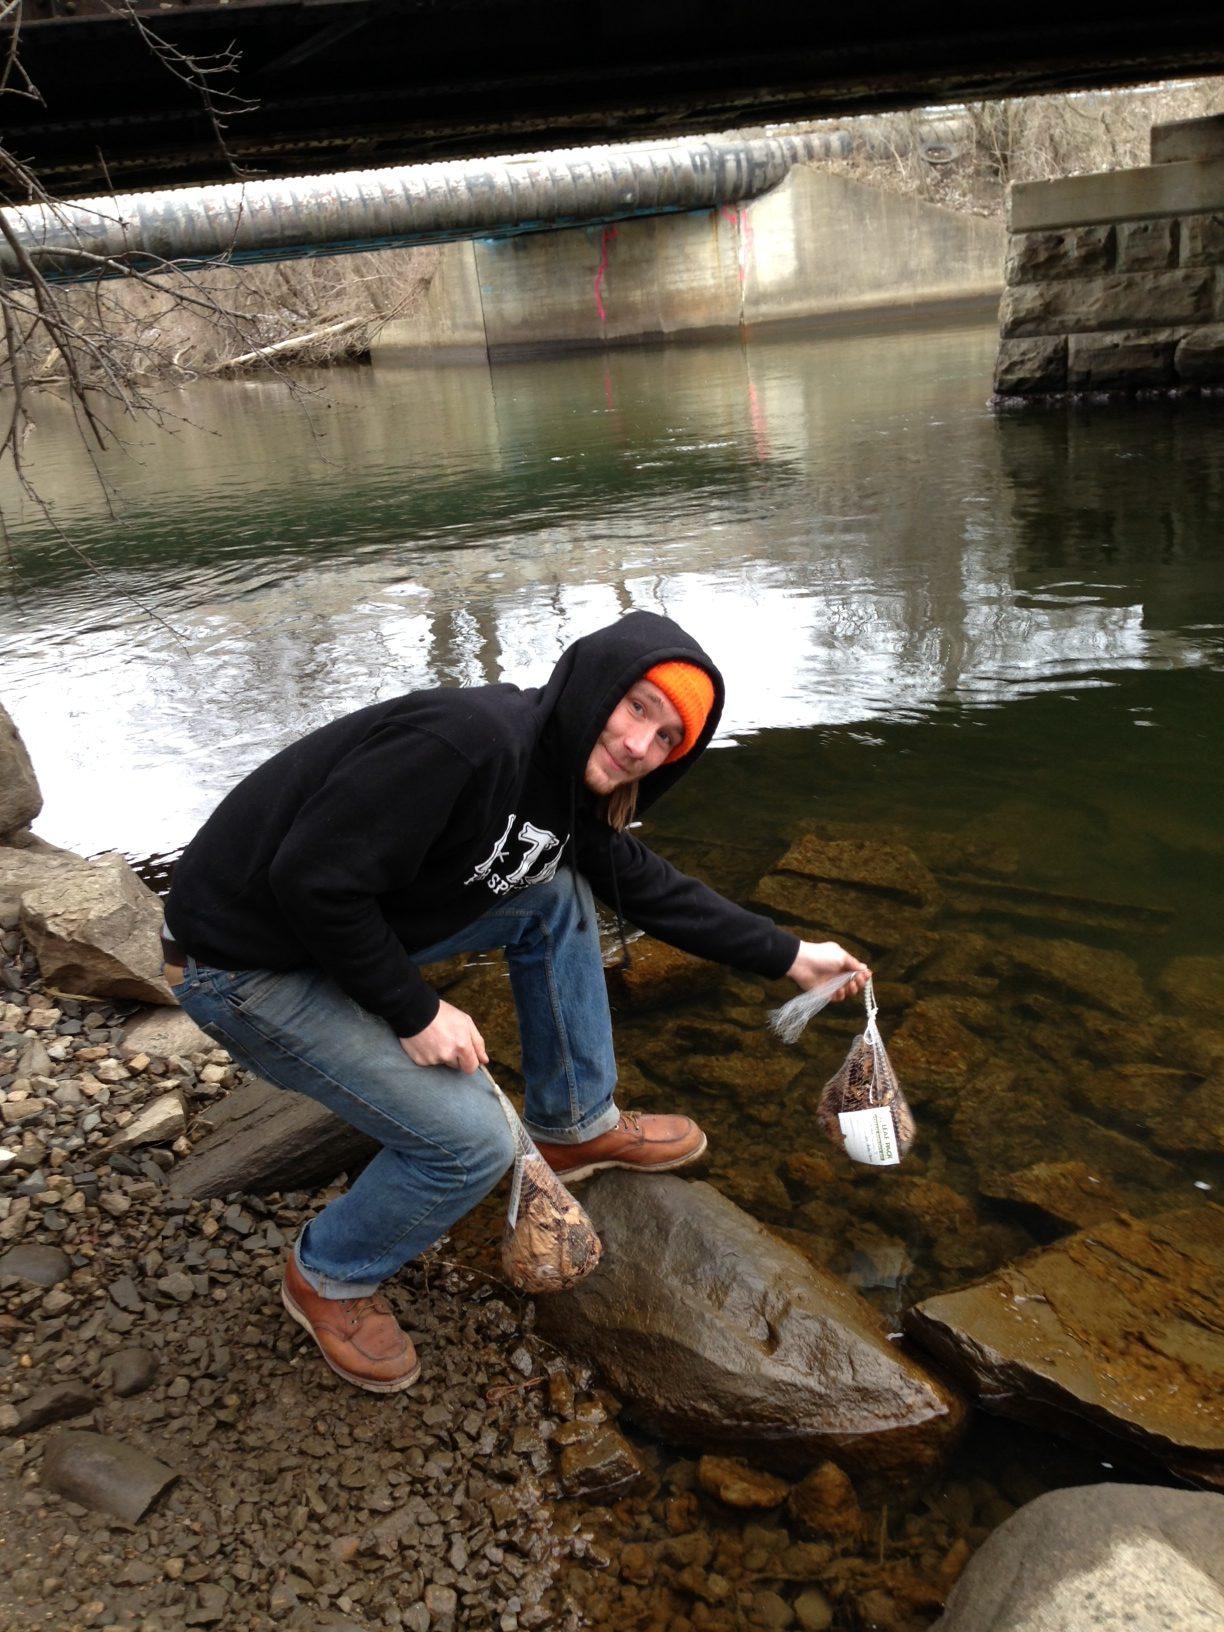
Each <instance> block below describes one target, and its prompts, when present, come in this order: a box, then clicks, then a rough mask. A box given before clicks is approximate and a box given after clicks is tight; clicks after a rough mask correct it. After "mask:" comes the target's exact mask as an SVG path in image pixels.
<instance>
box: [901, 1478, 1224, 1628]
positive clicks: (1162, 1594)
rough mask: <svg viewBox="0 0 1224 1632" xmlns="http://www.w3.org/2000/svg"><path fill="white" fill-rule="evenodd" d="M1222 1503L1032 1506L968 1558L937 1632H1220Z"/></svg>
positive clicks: (1156, 1497)
mask: <svg viewBox="0 0 1224 1632" xmlns="http://www.w3.org/2000/svg"><path fill="white" fill-rule="evenodd" d="M1222 1626H1224V1496H1218V1495H1214V1494H1207V1493H1204V1492H1202V1491H1190V1490H1163V1489H1161V1488H1160V1487H1159V1486H1153V1485H1082V1486H1080V1487H1079V1488H1078V1489H1073V1490H1054V1491H1050V1492H1049V1494H1048V1495H1045V1496H1039V1497H1038V1498H1037V1499H1036V1501H1033V1502H1028V1503H1026V1504H1025V1506H1024V1507H1022V1508H1020V1509H1019V1511H1018V1512H1016V1513H1013V1514H1012V1516H1011V1518H1009V1519H1008V1520H1007V1521H1006V1522H1005V1523H1003V1524H1001V1525H1000V1526H999V1528H998V1529H997V1530H996V1531H994V1533H993V1534H992V1535H990V1536H988V1537H987V1538H986V1540H985V1542H984V1543H983V1544H982V1546H981V1547H980V1548H979V1549H978V1551H977V1552H976V1553H975V1554H974V1556H973V1558H972V1559H970V1561H969V1564H968V1567H967V1568H966V1570H965V1573H964V1574H963V1575H962V1576H961V1578H960V1580H959V1581H958V1582H957V1584H956V1587H955V1588H954V1590H953V1592H952V1595H951V1597H950V1598H949V1599H948V1607H947V1611H946V1612H945V1613H944V1614H943V1615H941V1616H940V1618H939V1620H938V1621H936V1622H935V1625H934V1627H933V1628H932V1629H931V1632H1122V1628H1125V1629H1126V1632H1219V1628H1220V1627H1222Z"/></svg>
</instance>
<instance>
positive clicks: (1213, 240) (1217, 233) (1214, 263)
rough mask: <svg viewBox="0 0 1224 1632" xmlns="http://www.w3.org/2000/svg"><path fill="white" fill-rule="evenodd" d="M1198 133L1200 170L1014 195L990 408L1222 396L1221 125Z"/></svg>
mask: <svg viewBox="0 0 1224 1632" xmlns="http://www.w3.org/2000/svg"><path fill="white" fill-rule="evenodd" d="M1196 123H1197V124H1199V125H1201V126H1203V127H1207V128H1205V129H1203V130H1200V131H1198V132H1197V133H1195V134H1196V136H1197V146H1198V148H1199V149H1200V150H1201V151H1202V153H1203V155H1204V156H1203V157H1202V158H1196V159H1193V160H1179V161H1178V162H1170V163H1167V164H1159V165H1153V166H1150V167H1146V168H1144V169H1142V170H1134V171H1127V172H1114V173H1112V174H1111V175H1109V176H1108V177H1105V176H1102V177H1099V178H1097V177H1084V176H1077V177H1071V178H1068V179H1067V180H1066V181H1061V182H1042V183H1038V184H1034V185H1032V186H1030V187H1027V188H1015V189H1013V195H1012V205H1011V217H1012V220H1011V224H1012V228H1013V230H1012V231H1011V233H1010V235H1009V241H1008V256H1007V267H1006V285H1007V286H1006V289H1005V292H1004V295H1003V302H1002V306H1001V309H1000V341H999V354H998V362H997V365H996V369H995V391H996V393H997V396H998V398H1001V399H1007V398H1034V397H1036V398H1047V399H1048V398H1056V397H1064V396H1076V395H1081V394H1083V395H1094V394H1097V393H1108V394H1110V395H1113V394H1117V393H1127V392H1145V393H1146V392H1152V391H1157V392H1174V391H1208V392H1214V391H1215V390H1221V391H1224V185H1221V179H1222V178H1221V175H1220V172H1221V163H1220V154H1221V151H1224V123H1222V122H1221V121H1220V120H1202V121H1197V122H1196ZM1185 129H1186V127H1184V126H1182V127H1179V131H1181V132H1184V131H1185ZM1159 134H1160V133H1159V131H1154V132H1153V150H1154V151H1161V149H1162V144H1161V143H1160V142H1159V141H1158V137H1159ZM1181 145H1182V146H1184V141H1183V142H1182V144H1181ZM1171 150H1172V151H1178V152H1180V151H1181V146H1179V147H1178V148H1176V149H1171ZM1094 181H1099V182H1100V183H1101V184H1102V185H1101V186H1100V187H1099V188H1094V187H1093V186H1092V183H1093V182H1094ZM1217 205H1218V207H1216V206H1217ZM1106 210H1108V211H1110V212H1113V214H1114V218H1113V219H1101V220H1093V219H1080V220H1076V219H1066V218H1067V217H1069V216H1070V217H1074V216H1086V217H1091V216H1092V215H1093V214H1096V213H1104V212H1105V211H1106ZM1123 212H1124V213H1123ZM1021 224H1022V225H1023V227H1024V229H1025V230H1015V229H1016V228H1017V226H1018V225H1021Z"/></svg>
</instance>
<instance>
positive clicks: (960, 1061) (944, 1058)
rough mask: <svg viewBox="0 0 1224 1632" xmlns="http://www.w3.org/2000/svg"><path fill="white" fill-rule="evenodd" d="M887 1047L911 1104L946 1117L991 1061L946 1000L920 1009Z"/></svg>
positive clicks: (921, 1005)
mask: <svg viewBox="0 0 1224 1632" xmlns="http://www.w3.org/2000/svg"><path fill="white" fill-rule="evenodd" d="M887 1041H888V1057H889V1059H890V1060H891V1061H892V1064H893V1069H894V1070H895V1071H896V1073H897V1077H898V1079H899V1080H900V1082H901V1083H902V1085H903V1086H904V1089H905V1092H906V1094H907V1095H908V1097H909V1099H910V1101H911V1102H912V1103H913V1104H914V1105H916V1106H919V1107H923V1108H925V1107H927V1106H930V1107H931V1108H932V1109H933V1110H935V1111H936V1112H937V1113H938V1114H939V1115H941V1116H945V1117H946V1116H950V1115H951V1114H952V1112H953V1110H954V1109H955V1108H956V1105H957V1102H958V1101H959V1099H960V1096H961V1094H962V1092H963V1091H964V1090H965V1089H966V1088H967V1087H968V1086H969V1085H970V1084H971V1082H972V1081H973V1079H974V1078H975V1076H976V1075H977V1074H978V1073H979V1072H981V1071H982V1069H983V1068H984V1067H985V1065H986V1064H987V1062H988V1061H989V1059H990V1050H989V1049H988V1048H987V1047H986V1044H985V1043H984V1042H983V1041H982V1040H981V1038H980V1037H975V1036H974V1034H973V1032H971V1031H970V1030H968V1028H967V1027H965V1026H963V1025H962V1024H961V1022H960V1021H959V1020H958V1019H957V1018H956V1015H955V1014H954V1013H953V1012H952V1004H951V1003H950V1002H949V1000H948V999H946V998H929V999H927V1000H925V1001H924V1002H921V1003H916V1004H915V1005H914V1007H913V1008H912V1009H910V1011H909V1012H908V1014H907V1015H906V1016H905V1020H904V1022H903V1023H902V1025H900V1026H899V1027H898V1028H897V1030H896V1031H895V1032H893V1034H892V1035H891V1036H890V1037H889V1038H888V1040H887Z"/></svg>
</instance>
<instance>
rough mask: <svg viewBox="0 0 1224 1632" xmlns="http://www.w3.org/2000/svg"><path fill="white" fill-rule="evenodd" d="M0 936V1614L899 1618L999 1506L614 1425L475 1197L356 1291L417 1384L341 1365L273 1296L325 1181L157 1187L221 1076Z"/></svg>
mask: <svg viewBox="0 0 1224 1632" xmlns="http://www.w3.org/2000/svg"><path fill="white" fill-rule="evenodd" d="M0 950H2V951H3V954H4V956H3V957H0V981H2V982H3V989H2V990H0V1118H2V1126H0V1150H3V1152H4V1154H3V1155H2V1156H0V1164H2V1165H0V1298H2V1299H3V1312H2V1313H0V1511H3V1514H4V1522H3V1542H2V1544H0V1562H2V1567H0V1628H4V1629H7V1628H14V1629H17V1628H21V1629H26V1628H29V1629H44V1632H51V1629H54V1632H75V1629H77V1628H90V1629H97V1632H107V1629H117V1628H124V1629H131V1628H138V1629H139V1632H187V1629H191V1628H199V1627H203V1628H218V1629H219V1632H264V1629H268V1628H272V1627H274V1626H275V1627H286V1626H287V1627H290V1628H298V1629H301V1632H339V1629H342V1628H350V1629H361V1628H363V1629H366V1632H373V1629H388V1632H390V1629H394V1628H401V1627H402V1628H410V1629H413V1632H428V1629H430V1628H437V1629H441V1632H448V1629H451V1628H462V1629H467V1628H471V1629H473V1632H481V1629H484V1628H496V1629H498V1632H516V1629H517V1628H520V1627H522V1628H531V1627H543V1626H549V1627H550V1628H551V1627H555V1628H558V1629H560V1632H569V1629H576V1628H579V1627H613V1626H615V1627H617V1628H618V1629H619V1628H622V1627H624V1628H641V1629H643V1632H736V1629H738V1628H754V1629H756V1628H759V1629H761V1632H773V1629H778V1632H782V1629H785V1628H788V1627H797V1628H801V1629H805V1632H821V1629H822V1628H825V1627H830V1626H833V1627H845V1628H860V1627H861V1628H867V1627H873V1628H878V1629H880V1632H921V1629H922V1628H924V1627H926V1626H928V1625H929V1624H930V1622H931V1621H932V1620H933V1619H934V1617H935V1615H936V1614H937V1613H938V1608H939V1605H940V1604H941V1602H942V1600H943V1598H944V1596H945V1594H946V1591H947V1590H948V1588H949V1587H950V1585H951V1583H952V1581H953V1580H954V1579H955V1577H956V1575H957V1573H958V1572H959V1570H960V1568H961V1567H962V1566H963V1564H964V1562H965V1560H966V1559H967V1558H968V1556H969V1554H970V1552H971V1550H972V1546H973V1545H974V1544H976V1543H977V1542H978V1541H980V1540H981V1539H982V1538H983V1537H984V1536H985V1534H986V1533H987V1530H988V1529H989V1527H990V1526H991V1525H992V1524H994V1523H997V1522H999V1520H1000V1519H1001V1518H1002V1517H1005V1516H1006V1515H1007V1513H1008V1512H1010V1511H1011V1505H1012V1504H1011V1503H1010V1502H1009V1501H1007V1500H1005V1499H1003V1498H1002V1497H1000V1495H999V1493H998V1491H997V1490H995V1489H993V1488H992V1487H991V1486H990V1485H988V1484H986V1483H985V1482H984V1481H981V1480H979V1481H978V1485H979V1486H980V1488H979V1489H978V1491H977V1492H976V1494H973V1493H968V1494H966V1492H965V1491H964V1490H962V1491H961V1492H960V1495H959V1500H958V1504H957V1511H956V1513H955V1514H954V1515H952V1516H950V1515H949V1512H948V1511H947V1501H946V1492H945V1493H944V1495H943V1496H941V1497H940V1498H939V1499H938V1500H936V1499H932V1500H931V1501H929V1502H926V1503H925V1504H922V1503H920V1504H919V1505H918V1506H917V1507H916V1508H915V1509H913V1510H912V1511H911V1512H910V1514H909V1515H908V1516H907V1517H906V1519H905V1522H904V1525H903V1526H901V1525H899V1524H898V1523H897V1522H896V1519H897V1515H896V1513H895V1511H894V1518H893V1521H892V1529H891V1531H890V1521H889V1517H888V1514H887V1511H883V1512H877V1511H864V1510H861V1509H860V1508H859V1506H858V1503H857V1501H856V1498H855V1495H854V1492H853V1490H851V1489H850V1487H849V1482H848V1481H846V1480H845V1479H844V1476H841V1475H839V1474H838V1471H837V1470H835V1469H833V1470H832V1471H831V1472H829V1471H828V1470H829V1469H830V1468H831V1465H829V1464H826V1465H825V1471H824V1472H823V1473H821V1470H818V1474H820V1477H817V1476H816V1475H813V1476H812V1477H811V1478H810V1479H809V1480H808V1481H805V1482H803V1483H802V1484H796V1485H788V1483H787V1482H786V1481H781V1480H778V1479H775V1478H773V1477H771V1476H770V1475H768V1474H762V1473H759V1472H756V1471H754V1470H752V1469H750V1468H746V1467H744V1466H743V1465H742V1464H736V1463H728V1462H725V1461H723V1460H722V1459H719V1458H713V1457H706V1458H701V1459H684V1458H676V1457H675V1456H674V1455H673V1454H671V1453H669V1452H667V1451H665V1450H664V1449H663V1448H662V1447H659V1446H657V1445H653V1444H651V1443H650V1442H648V1441H646V1440H645V1439H643V1438H642V1437H640V1436H635V1435H634V1434H633V1433H632V1431H631V1430H626V1431H625V1432H624V1433H622V1431H621V1429H620V1427H619V1426H618V1424H617V1421H616V1418H617V1413H618V1409H619V1407H618V1404H617V1402H616V1401H615V1400H614V1399H613V1398H611V1396H609V1395H608V1394H607V1393H605V1392H603V1391H602V1390H600V1389H598V1388H597V1387H595V1386H594V1384H593V1382H592V1379H591V1377H590V1375H589V1374H588V1373H586V1372H585V1371H584V1370H583V1369H582V1368H581V1367H575V1366H573V1365H570V1364H568V1363H567V1362H566V1361H565V1360H564V1359H563V1358H562V1357H561V1356H560V1355H558V1354H557V1353H556V1352H555V1351H554V1350H552V1349H551V1348H550V1347H549V1345H547V1344H546V1343H545V1342H543V1340H542V1339H540V1338H539V1337H537V1336H536V1334H535V1332H534V1330H533V1316H534V1309H533V1306H532V1304H531V1302H530V1301H529V1300H526V1299H522V1298H520V1297H518V1296H517V1295H516V1294H514V1293H513V1292H512V1291H511V1290H510V1289H509V1288H508V1287H506V1286H504V1285H503V1284H501V1283H500V1281H499V1280H498V1279H497V1277H496V1255H495V1252H494V1251H493V1250H492V1248H493V1244H494V1243H495V1241H496V1238H497V1233H498V1229H499V1225H500V1216H501V1211H502V1208H503V1206H504V1197H502V1196H501V1195H500V1193H499V1194H498V1195H497V1196H495V1197H494V1198H491V1201H490V1202H489V1203H486V1204H485V1207H484V1208H483V1209H481V1210H478V1213H477V1214H475V1215H473V1217H472V1219H471V1220H470V1221H466V1222H465V1226H464V1229H463V1230H462V1231H461V1232H460V1233H459V1236H458V1237H457V1238H456V1239H455V1240H453V1241H449V1242H443V1243H441V1244H440V1246H439V1247H438V1248H436V1249H435V1250H434V1251H433V1252H431V1253H430V1254H428V1255H427V1256H426V1257H425V1258H424V1259H422V1260H421V1261H420V1262H419V1263H417V1264H415V1265H412V1266H410V1267H409V1268H408V1269H406V1270H405V1271H403V1272H402V1273H401V1274H400V1275H399V1276H397V1277H396V1279H395V1281H394V1282H393V1283H391V1284H389V1285H388V1286H387V1287H386V1288H385V1289H384V1290H385V1291H386V1292H387V1293H388V1295H389V1296H390V1298H391V1301H392V1303H393V1305H394V1307H395V1309H396V1312H397V1314H398V1315H399V1317H400V1319H401V1321H402V1322H403V1324H404V1325H405V1327H406V1328H407V1329H408V1330H409V1331H410V1333H411V1335H412V1337H413V1340H414V1341H415V1342H416V1344H417V1346H418V1348H419V1350H420V1353H421V1356H422V1362H423V1372H422V1377H421V1380H420V1382H419V1383H418V1384H417V1385H416V1386H415V1387H414V1388H412V1389H411V1390H408V1391H406V1392H404V1393H401V1394H396V1395H390V1396H385V1397H375V1396H370V1395H367V1394H363V1393H361V1392H360V1391H358V1390H356V1389H354V1388H351V1387H349V1386H348V1385H347V1384H345V1383H344V1382H342V1381H341V1380H340V1379H339V1378H337V1377H335V1376H334V1375H333V1374H332V1373H331V1372H330V1371H329V1370H328V1369H327V1367H326V1366H325V1365H324V1364H323V1362H322V1361H321V1359H320V1358H319V1356H318V1354H317V1351H316V1350H315V1348H314V1346H313V1344H312V1343H311V1342H310V1340H309V1338H307V1337H306V1335H305V1334H304V1333H302V1332H301V1331H300V1330H299V1329H298V1328H297V1327H296V1326H294V1325H293V1324H292V1323H291V1322H290V1321H289V1320H288V1319H287V1317H286V1316H285V1314H284V1312H283V1310H282V1309H281V1306H280V1302H279V1297H278V1285H279V1281H280V1277H281V1273H282V1269H283V1264H284V1258H285V1254H286V1251H287V1250H288V1247H289V1244H290V1243H291V1241H292V1240H293V1237H294V1235H295V1234H296V1232H297V1231H298V1229H299V1228H300V1226H301V1224H302V1222H303V1221H304V1220H305V1219H306V1218H307V1217H309V1216H310V1215H311V1214H312V1213H313V1212H314V1211H316V1210H317V1209H318V1207H319V1206H320V1205H321V1203H322V1202H323V1201H324V1200H325V1199H326V1197H327V1195H328V1194H330V1193H332V1192H330V1191H329V1192H322V1193H316V1194H311V1195H306V1194H304V1193H286V1194H279V1195H277V1194H272V1195H265V1196H262V1197H255V1196H231V1197H226V1198H223V1199H217V1200H212V1201H204V1202H185V1201H177V1200H174V1199H173V1198H171V1197H170V1196H169V1194H168V1193H167V1191H166V1189H165V1187H164V1179H165V1176H166V1174H167V1173H168V1172H169V1171H170V1170H171V1169H172V1167H173V1166H174V1164H175V1163H176V1162H177V1161H178V1160H179V1159H180V1158H181V1157H182V1156H184V1155H186V1154H188V1153H189V1151H190V1148H191V1146H190V1129H191V1127H192V1123H193V1118H194V1117H195V1116H197V1115H198V1113H199V1112H200V1111H201V1110H202V1109H203V1108H205V1107H206V1106H207V1104H208V1103H209V1102H211V1101H213V1100H214V1099H216V1098H217V1097H218V1096H220V1095H223V1094H224V1093H226V1092H227V1091H228V1090H229V1089H230V1088H231V1087H233V1086H235V1085H236V1084H237V1083H238V1082H239V1081H240V1080H241V1079H242V1074H241V1073H240V1072H239V1071H237V1070H236V1069H235V1068H234V1067H233V1066H232V1065H231V1063H230V1061H229V1059H228V1057H227V1056H226V1055H225V1054H224V1053H223V1052H221V1051H220V1050H217V1049H213V1048H211V1047H210V1048H209V1049H207V1050H206V1051H203V1052H199V1053H191V1054H187V1055H170V1056H168V1057H164V1058H153V1057H149V1056H147V1055H145V1054H140V1053H134V1052H133V1050H132V1049H131V1047H129V1046H127V1045H125V1043H124V1040H123V1024H124V1020H125V1018H126V1011H125V1009H124V1007H123V1006H122V1005H120V1006H118V1007H116V1006H110V1005H106V1004H102V1003H97V1004H93V1003H87V1002H72V1001H68V1000H62V999H59V998H56V997H53V996H50V995H48V994H47V993H46V992H45V991H44V989H43V987H42V983H41V981H40V979H39V978H38V975H37V971H36V967H35V965H34V960H33V958H32V956H31V955H30V954H29V953H28V952H27V951H26V949H25V948H24V946H23V945H22V943H21V941H20V938H19V936H18V932H17V930H16V928H15V925H13V924H9V925H8V926H7V927H5V926H4V925H3V924H0ZM175 1096H181V1112H182V1114H181V1116H180V1115H179V1114H178V1112H177V1110H176V1101H175ZM155 1104H156V1105H157V1106H158V1110H157V1113H156V1116H154V1117H153V1118H152V1119H151V1123H150V1122H147V1121H146V1118H147V1117H148V1114H149V1112H150V1108H151V1107H152V1106H153V1105H155ZM133 1141H139V1142H133ZM120 1147H123V1148H120ZM342 1185H343V1180H339V1181H337V1186H336V1188H341V1187H342ZM94 1436H98V1437H94ZM139 1453H145V1456H147V1458H152V1459H153V1461H152V1462H151V1463H150V1462H147V1461H141V1459H140V1456H139ZM99 1456H101V1458H102V1465H103V1471H102V1472H101V1473H100V1472H99ZM107 1458H110V1459H111V1462H108V1461H107ZM112 1463H113V1465H112ZM107 1468H109V1469H110V1471H109V1473H107V1471H106V1469H107ZM150 1468H151V1469H152V1470H153V1471H152V1474H151V1475H150V1472H149V1470H150ZM150 1479H151V1483H149V1482H148V1481H149V1480H150ZM108 1481H109V1482H108ZM142 1481H145V1483H143V1484H142ZM159 1482H160V1484H159ZM116 1487H118V1489H117V1492H116ZM155 1487H159V1488H157V1494H156V1495H155V1496H154V1497H153V1499H152V1500H151V1501H148V1505H147V1507H145V1508H144V1510H143V1511H142V1512H141V1513H140V1516H138V1517H135V1518H133V1517H130V1516H129V1517H128V1518H127V1519H122V1518H119V1517H116V1516H115V1513H114V1503H115V1500H116V1499H118V1501H119V1502H120V1504H121V1505H122V1503H123V1502H125V1501H126V1502H128V1503H131V1504H136V1505H139V1504H140V1503H143V1502H146V1500H147V1498H148V1497H149V1495H150V1494H151V1492H152V1491H153V1489H154V1488H155ZM107 1501H109V1502H110V1504H111V1510H109V1511H108V1510H106V1509H105V1508H104V1507H100V1506H99V1505H97V1504H98V1503H99V1502H103V1503H104V1502H107Z"/></svg>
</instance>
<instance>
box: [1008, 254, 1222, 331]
mask: <svg viewBox="0 0 1224 1632" xmlns="http://www.w3.org/2000/svg"><path fill="white" fill-rule="evenodd" d="M1213 315H1214V313H1213V285H1212V274H1211V273H1210V272H1209V271H1206V270H1203V271H1191V270H1179V271H1176V272H1151V273H1147V274H1145V275H1144V276H1142V277H1138V276H1127V275H1125V274H1123V275H1121V276H1114V277H1104V278H1058V279H1051V280H1049V281H1048V282H1044V283H1024V284H1019V285H1017V286H1016V287H1015V288H1012V289H1008V290H1006V291H1005V292H1004V295H1003V301H1002V304H1001V306H1000V308H999V323H1000V328H1001V332H1002V333H1003V335H1004V336H1005V337H1006V338H1007V339H1011V338H1012V337H1013V336H1015V335H1021V334H1076V333H1087V332H1089V331H1092V330H1104V329H1143V328H1165V327H1174V326H1178V325H1181V324H1187V323H1209V322H1210V321H1211V320H1212V317H1213Z"/></svg>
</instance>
